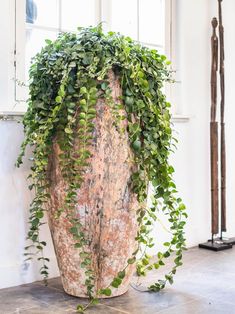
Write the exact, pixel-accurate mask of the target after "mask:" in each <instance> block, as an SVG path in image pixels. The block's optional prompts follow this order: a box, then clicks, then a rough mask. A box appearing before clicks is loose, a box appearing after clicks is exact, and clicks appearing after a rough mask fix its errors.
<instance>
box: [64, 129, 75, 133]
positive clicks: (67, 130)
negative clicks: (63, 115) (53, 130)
mask: <svg viewBox="0 0 235 314" xmlns="http://www.w3.org/2000/svg"><path fill="white" fill-rule="evenodd" d="M64 131H65V133H67V134H72V133H73V130H71V129H70V128H65V129H64Z"/></svg>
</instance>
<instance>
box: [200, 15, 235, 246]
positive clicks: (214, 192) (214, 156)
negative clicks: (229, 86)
mask: <svg viewBox="0 0 235 314" xmlns="http://www.w3.org/2000/svg"><path fill="white" fill-rule="evenodd" d="M211 24H212V29H213V31H212V36H211V117H210V119H211V120H210V163H211V235H212V236H211V239H210V240H208V241H207V242H206V243H201V244H199V247H200V248H203V249H207V250H212V251H222V250H226V249H229V248H232V245H231V244H227V243H224V242H223V241H222V240H221V239H220V238H219V239H214V236H215V235H217V234H218V233H219V172H218V122H217V121H216V111H217V72H218V37H217V34H216V29H217V26H218V21H217V18H215V17H214V18H213V19H212V22H211Z"/></svg>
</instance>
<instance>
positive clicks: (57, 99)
mask: <svg viewBox="0 0 235 314" xmlns="http://www.w3.org/2000/svg"><path fill="white" fill-rule="evenodd" d="M55 102H56V103H57V104H60V103H61V102H62V97H61V96H57V97H56V99H55Z"/></svg>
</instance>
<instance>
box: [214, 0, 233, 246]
mask: <svg viewBox="0 0 235 314" xmlns="http://www.w3.org/2000/svg"><path fill="white" fill-rule="evenodd" d="M222 1H223V0H218V12H219V51H220V69H219V74H220V97H221V101H220V176H221V177H220V198H221V203H220V204H221V230H220V240H221V241H223V242H224V243H227V244H235V238H230V239H228V238H224V237H223V232H226V231H227V223H226V210H227V209H226V142H225V121H224V110H225V80H224V26H223V19H222Z"/></svg>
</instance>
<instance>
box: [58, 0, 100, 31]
mask: <svg viewBox="0 0 235 314" xmlns="http://www.w3.org/2000/svg"><path fill="white" fill-rule="evenodd" d="M96 2H97V1H96V0H61V5H62V6H61V15H62V16H61V17H62V25H61V27H62V29H64V30H76V29H77V27H81V26H83V27H84V26H85V27H86V26H95V25H96V24H98V23H97V19H96V14H97V13H96V9H97V8H96ZM97 15H98V14H97Z"/></svg>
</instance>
